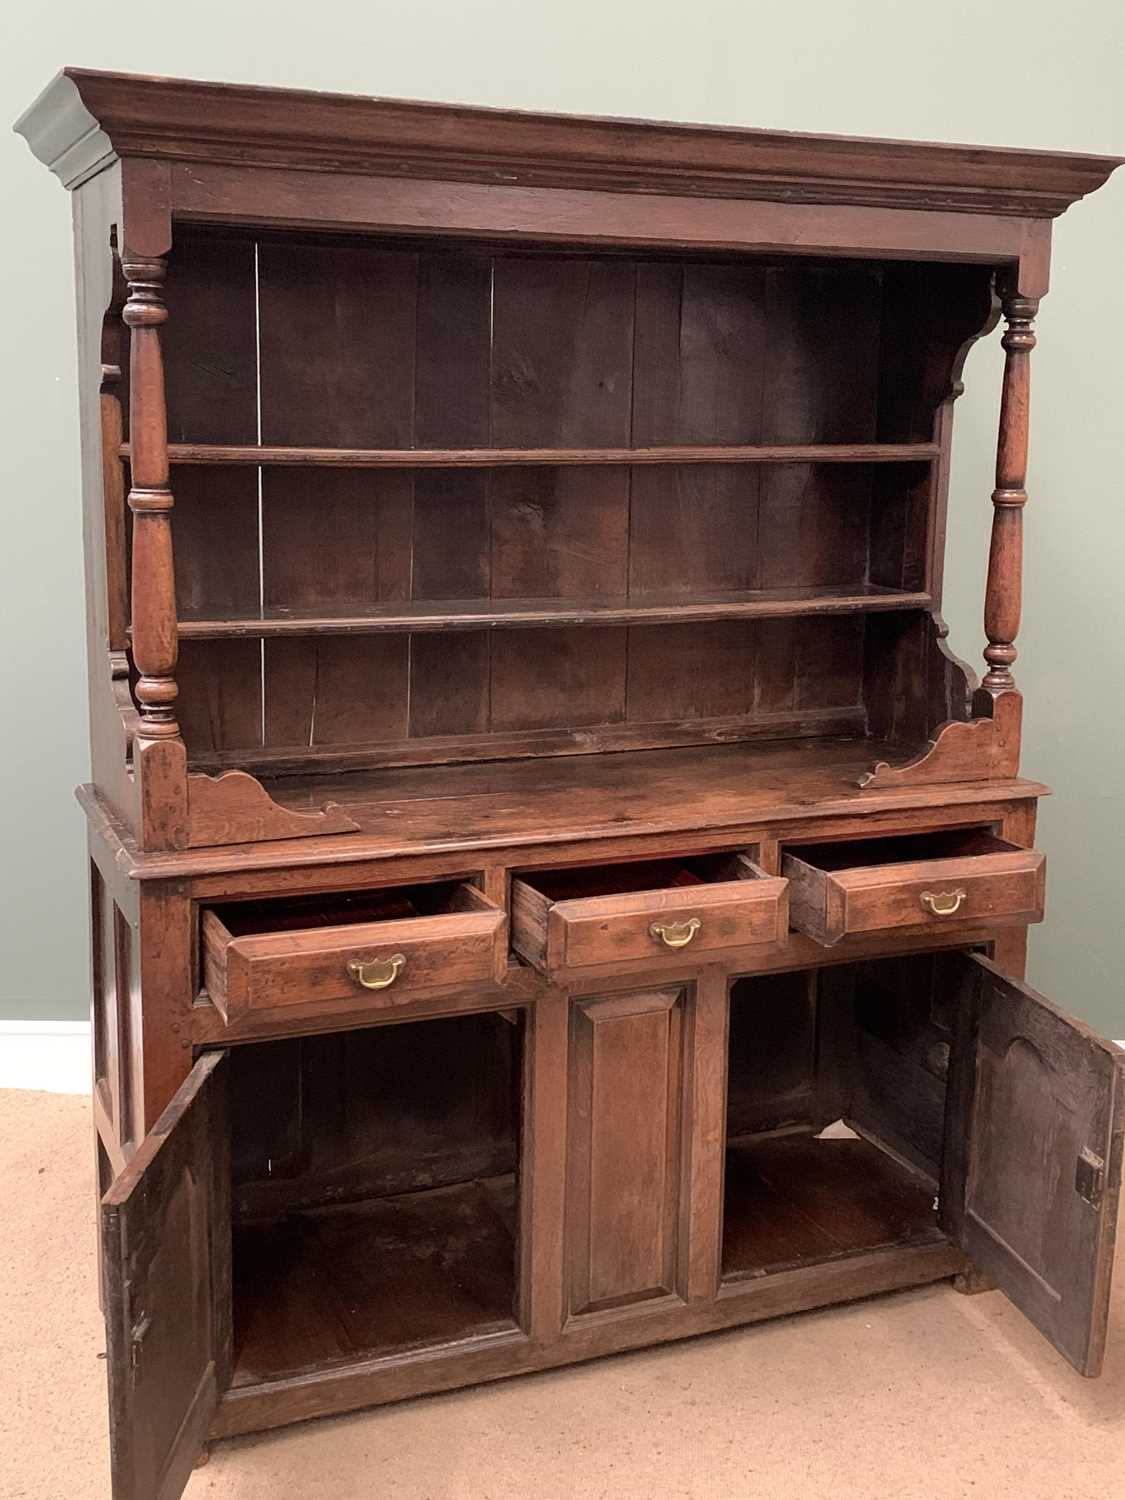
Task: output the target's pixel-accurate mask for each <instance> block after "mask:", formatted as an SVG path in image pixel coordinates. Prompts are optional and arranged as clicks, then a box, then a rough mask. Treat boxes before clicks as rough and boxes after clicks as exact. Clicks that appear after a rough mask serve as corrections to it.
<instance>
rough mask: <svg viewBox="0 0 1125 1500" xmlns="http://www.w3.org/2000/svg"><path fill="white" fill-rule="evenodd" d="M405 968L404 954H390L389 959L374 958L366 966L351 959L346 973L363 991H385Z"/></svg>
mask: <svg viewBox="0 0 1125 1500" xmlns="http://www.w3.org/2000/svg"><path fill="white" fill-rule="evenodd" d="M405 967H406V954H405V953H392V954H391V956H390V958H376V959H372V961H371V962H370V963H366V964H365V963H361V962H359V960H358V959H352V961H351V963H349V964H348V973H349V974H350V975H351V977H352V978H353V979H354V980H355V981H356V983H357V984H361V985H363V988H364V989H365V990H385V989H388V988H389V987H390V986H391V985H392V984H394V982H395V980H396V979H397V978H398V976H399V975H400V974H401V973H402V971H403V969H404V968H405Z"/></svg>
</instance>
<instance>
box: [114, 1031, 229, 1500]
mask: <svg viewBox="0 0 1125 1500" xmlns="http://www.w3.org/2000/svg"><path fill="white" fill-rule="evenodd" d="M226 1074H227V1069H226V1054H225V1053H211V1054H209V1055H208V1056H206V1057H204V1058H202V1059H201V1060H200V1061H199V1062H198V1063H196V1065H195V1067H194V1068H193V1069H192V1071H191V1073H190V1075H189V1076H188V1078H187V1079H186V1080H185V1081H184V1083H183V1084H182V1086H181V1087H180V1088H179V1090H178V1091H177V1092H176V1094H175V1095H174V1097H173V1099H172V1101H171V1103H170V1104H169V1105H168V1108H167V1109H166V1110H165V1111H164V1113H163V1114H162V1115H161V1116H160V1118H159V1120H157V1122H156V1124H155V1125H154V1126H153V1128H152V1130H151V1132H150V1133H149V1135H148V1136H147V1137H146V1138H145V1140H144V1142H143V1143H142V1145H141V1147H140V1150H139V1151H138V1152H137V1154H136V1155H135V1156H134V1157H133V1159H132V1160H131V1161H130V1163H129V1165H128V1166H127V1167H126V1169H125V1171H124V1172H122V1173H121V1175H120V1176H119V1177H118V1178H117V1180H116V1182H114V1183H113V1185H112V1186H111V1187H110V1189H109V1191H108V1192H107V1193H106V1195H105V1197H104V1198H103V1199H102V1215H101V1217H102V1224H101V1231H102V1267H103V1270H102V1274H103V1278H104V1290H105V1315H106V1362H107V1371H108V1379H109V1422H110V1449H111V1457H112V1471H113V1500H175V1497H177V1496H178V1495H179V1494H180V1493H181V1491H182V1490H183V1487H184V1485H185V1484H186V1483H187V1479H188V1475H189V1474H190V1472H191V1468H192V1465H193V1464H194V1462H195V1460H196V1458H197V1456H198V1454H199V1451H200V1449H201V1448H202V1446H203V1444H204V1443H205V1442H206V1439H207V1433H208V1430H209V1428H210V1425H211V1418H212V1417H213V1415H214V1413H215V1409H216V1407H217V1406H218V1402H219V1397H220V1395H221V1394H222V1392H223V1390H224V1389H225V1388H226V1387H227V1385H229V1383H230V1359H231V1331H230V1317H231V1296H230V1257H231V1249H230V1131H229V1122H228V1100H227V1080H226Z"/></svg>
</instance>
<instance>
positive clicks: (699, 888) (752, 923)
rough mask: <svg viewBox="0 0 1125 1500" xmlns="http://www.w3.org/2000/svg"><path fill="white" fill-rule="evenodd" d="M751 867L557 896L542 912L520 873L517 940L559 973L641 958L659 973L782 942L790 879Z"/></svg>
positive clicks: (515, 895)
mask: <svg viewBox="0 0 1125 1500" xmlns="http://www.w3.org/2000/svg"><path fill="white" fill-rule="evenodd" d="M746 868H747V872H748V874H750V873H751V872H753V878H748V879H746V880H727V881H719V882H717V883H715V884H713V885H693V886H688V887H677V888H676V889H672V890H654V891H633V892H629V893H627V894H622V895H612V896H593V897H584V898H582V899H578V900H569V901H556V902H554V903H552V904H549V905H547V906H546V909H545V911H542V912H539V913H537V912H536V910H535V907H534V900H533V899H532V898H534V897H536V896H537V893H535V892H531V893H530V896H529V894H528V892H527V891H526V889H525V890H524V891H521V890H520V889H519V887H521V886H522V885H523V882H521V881H519V880H516V881H513V882H512V885H513V892H512V930H513V944H514V946H515V948H516V951H517V952H518V953H520V955H521V956H522V957H525V958H527V959H528V961H529V962H531V963H533V964H534V965H535V967H536V968H538V969H540V970H541V971H542V972H543V973H545V974H547V975H548V976H550V977H552V978H555V977H559V976H562V975H567V974H574V973H575V972H576V971H582V970H585V969H604V968H607V967H612V966H613V965H615V964H629V963H634V962H635V961H637V960H638V959H642V960H649V961H651V963H652V967H653V970H654V972H657V971H659V969H660V968H661V967H662V966H663V965H667V966H668V967H669V968H672V967H676V968H682V967H683V965H684V963H685V961H687V962H688V963H692V962H695V961H696V960H698V959H699V958H700V957H701V956H704V955H710V954H712V953H719V952H723V951H725V950H727V949H737V948H746V947H754V946H758V945H761V944H766V943H778V942H783V941H784V940H785V937H786V935H787V933H788V930H789V907H788V900H787V892H786V882H785V881H784V880H783V879H781V878H780V877H778V876H769V875H766V874H765V873H764V872H762V871H760V870H757V868H756V867H755V866H752V865H750V863H749V861H746ZM537 918H538V920H537ZM544 919H545V920H544Z"/></svg>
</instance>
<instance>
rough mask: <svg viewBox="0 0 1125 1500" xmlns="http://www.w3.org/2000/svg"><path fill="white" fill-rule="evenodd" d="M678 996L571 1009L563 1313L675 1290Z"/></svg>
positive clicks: (670, 992) (668, 993)
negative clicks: (566, 1291)
mask: <svg viewBox="0 0 1125 1500" xmlns="http://www.w3.org/2000/svg"><path fill="white" fill-rule="evenodd" d="M683 1023H684V991H683V990H680V989H667V990H655V991H650V992H647V993H644V994H638V993H631V994H628V995H614V996H612V997H609V998H606V999H597V1000H577V1001H575V1002H574V1005H573V1007H572V1009H571V1028H570V1079H569V1087H568V1115H569V1123H568V1134H569V1170H568V1183H567V1204H568V1208H567V1229H566V1232H567V1245H568V1254H567V1265H568V1277H569V1309H570V1311H571V1312H572V1313H581V1312H594V1311H596V1310H597V1309H599V1308H604V1307H615V1306H619V1305H621V1304H623V1303H627V1302H637V1301H641V1300H642V1299H644V1298H648V1297H659V1296H662V1295H665V1294H667V1293H669V1292H673V1291H675V1290H676V1289H677V1288H676V1263H677V1248H678V1247H677V1237H678V1235H677V1231H678V1223H679V1210H680V1181H681V1165H680V1156H681V1152H680V1139H681V1081H682V1072H683V1035H684V1024H683Z"/></svg>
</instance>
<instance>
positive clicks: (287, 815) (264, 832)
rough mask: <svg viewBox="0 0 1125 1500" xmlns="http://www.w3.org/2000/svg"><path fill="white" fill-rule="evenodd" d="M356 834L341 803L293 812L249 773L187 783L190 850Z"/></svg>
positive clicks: (356, 828) (192, 778) (197, 778)
mask: <svg viewBox="0 0 1125 1500" xmlns="http://www.w3.org/2000/svg"><path fill="white" fill-rule="evenodd" d="M358 831H359V824H358V823H356V822H355V821H354V819H352V818H349V817H348V815H347V813H346V812H344V810H343V808H342V807H341V806H340V804H339V803H338V802H328V803H326V804H325V806H324V807H323V808H321V810H320V811H319V812H312V813H301V812H294V811H293V810H292V809H291V808H288V807H282V806H281V805H280V804H279V803H277V802H275V801H274V800H273V798H272V797H271V796H270V794H269V793H268V792H267V791H266V789H265V787H264V786H263V785H262V783H261V782H260V781H258V780H257V779H256V778H255V777H253V776H251V775H250V774H249V773H248V772H246V771H224V772H223V774H222V775H221V776H199V775H195V776H189V777H188V848H189V849H198V848H204V847H206V846H208V845H211V844H252V843H258V842H260V841H263V840H269V839H301V838H311V837H312V836H314V835H316V834H321V833H357V832H358Z"/></svg>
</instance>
